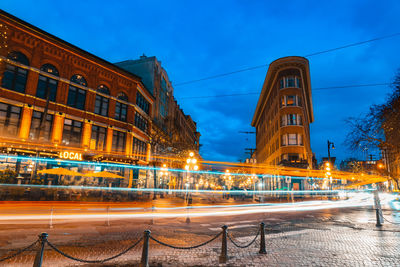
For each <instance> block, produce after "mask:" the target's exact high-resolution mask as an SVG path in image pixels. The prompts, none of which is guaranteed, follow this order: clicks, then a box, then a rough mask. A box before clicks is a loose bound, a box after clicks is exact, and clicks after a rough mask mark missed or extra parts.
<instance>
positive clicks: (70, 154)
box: [58, 151, 82, 160]
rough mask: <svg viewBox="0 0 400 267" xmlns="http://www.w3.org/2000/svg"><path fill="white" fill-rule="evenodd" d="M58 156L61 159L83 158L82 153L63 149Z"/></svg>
mask: <svg viewBox="0 0 400 267" xmlns="http://www.w3.org/2000/svg"><path fill="white" fill-rule="evenodd" d="M58 157H59V158H60V159H71V160H82V153H77V152H69V151H62V152H60V154H59V155H58Z"/></svg>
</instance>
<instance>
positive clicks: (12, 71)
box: [1, 51, 29, 94]
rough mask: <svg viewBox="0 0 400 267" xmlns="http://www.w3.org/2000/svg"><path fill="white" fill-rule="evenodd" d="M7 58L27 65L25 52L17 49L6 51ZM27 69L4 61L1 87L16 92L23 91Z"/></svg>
mask: <svg viewBox="0 0 400 267" xmlns="http://www.w3.org/2000/svg"><path fill="white" fill-rule="evenodd" d="M7 59H10V60H12V61H15V62H17V63H19V64H21V65H24V66H27V67H28V66H29V59H28V58H27V56H25V54H23V53H21V52H19V51H12V52H10V53H8V55H7ZM28 75H29V70H28V69H25V68H22V67H20V66H18V65H14V64H10V63H6V66H5V69H4V72H3V78H2V81H1V87H3V88H6V89H9V90H12V91H15V92H18V93H22V94H24V93H25V90H26V83H27V81H28Z"/></svg>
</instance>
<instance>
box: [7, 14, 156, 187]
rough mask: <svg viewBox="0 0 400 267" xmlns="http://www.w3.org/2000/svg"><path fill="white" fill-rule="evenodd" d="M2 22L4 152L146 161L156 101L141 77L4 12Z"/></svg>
mask: <svg viewBox="0 0 400 267" xmlns="http://www.w3.org/2000/svg"><path fill="white" fill-rule="evenodd" d="M0 24H1V26H0V29H1V31H2V33H3V34H4V36H5V37H6V41H5V42H2V44H1V47H0V49H1V51H0V52H1V54H0V56H1V58H0V60H1V62H0V63H1V64H0V82H1V83H0V85H1V88H0V150H1V153H7V154H13V155H28V156H29V155H34V156H39V157H52V158H57V157H58V156H57V155H61V154H60V152H62V153H63V152H65V151H69V152H71V151H72V152H76V153H80V154H81V155H82V158H83V159H85V160H93V161H101V162H124V163H129V164H147V163H148V155H149V149H150V148H149V140H150V128H151V114H152V106H153V102H154V97H153V96H152V95H151V93H150V92H148V91H147V89H146V88H145V86H144V85H143V84H142V82H141V78H140V77H138V76H136V75H134V74H132V73H130V72H128V71H125V70H124V69H121V68H119V67H118V66H116V65H114V64H111V63H109V62H107V61H105V60H103V59H101V58H99V57H97V56H95V55H92V54H90V53H88V52H86V51H84V50H82V49H80V48H78V47H76V46H74V45H72V44H70V43H67V42H66V41H63V40H61V39H59V38H57V37H55V36H53V35H51V34H49V33H47V32H45V31H43V30H41V29H39V28H37V27H35V26H32V25H30V24H28V23H26V22H24V21H22V20H20V19H18V18H16V17H14V16H12V15H10V14H8V13H6V12H4V11H0ZM4 36H3V37H4ZM137 117H140V118H141V119H140V120H137V119H136V120H135V118H137ZM21 164H24V162H17V164H16V167H15V168H16V171H17V172H18V173H21V174H22V175H24V173H23V170H24V168H21V166H20V165H21ZM22 167H23V166H22ZM47 167H48V166H47ZM121 172H124V171H122V170H121ZM121 174H123V175H125V176H129V175H130V176H132V174H126V173H125V174H124V173H121ZM26 175H29V174H26ZM130 178H132V177H130ZM131 182H132V181H131V180H130V182H129V183H130V184H131Z"/></svg>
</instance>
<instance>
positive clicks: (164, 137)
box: [115, 55, 200, 154]
mask: <svg viewBox="0 0 400 267" xmlns="http://www.w3.org/2000/svg"><path fill="white" fill-rule="evenodd" d="M115 64H116V65H117V66H120V67H121V68H124V69H126V70H127V71H129V72H131V73H133V74H135V75H138V76H140V77H142V80H143V84H144V85H145V86H146V87H147V88H148V90H149V91H150V92H151V93H152V94H153V96H154V98H155V103H154V112H153V117H152V119H153V129H152V131H153V134H152V136H154V137H156V136H158V137H159V138H155V139H157V140H155V146H158V147H159V148H160V149H161V150H162V147H163V144H162V143H168V144H167V145H165V146H167V148H168V147H169V148H171V147H172V148H174V149H175V150H179V151H182V150H195V151H197V152H198V150H199V146H200V145H199V139H200V133H199V132H198V131H197V125H196V122H195V121H193V119H192V118H191V117H190V116H189V115H185V113H184V112H183V110H182V109H181V108H180V106H179V104H178V102H177V101H176V99H175V97H174V89H173V87H172V83H171V81H170V80H169V77H168V74H167V71H166V70H165V69H164V68H163V67H162V65H161V61H159V60H157V58H156V57H154V56H153V57H147V56H145V55H143V56H141V57H140V58H139V59H137V60H126V61H122V62H118V63H115ZM165 146H164V149H165ZM174 152H176V151H174ZM155 153H157V151H155ZM160 153H161V154H162V153H163V152H162V151H158V154H160Z"/></svg>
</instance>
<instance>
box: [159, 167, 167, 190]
mask: <svg viewBox="0 0 400 267" xmlns="http://www.w3.org/2000/svg"><path fill="white" fill-rule="evenodd" d="M164 178H168V168H167V164H163V166H162V167H161V172H160V185H161V188H164Z"/></svg>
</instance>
